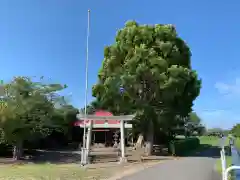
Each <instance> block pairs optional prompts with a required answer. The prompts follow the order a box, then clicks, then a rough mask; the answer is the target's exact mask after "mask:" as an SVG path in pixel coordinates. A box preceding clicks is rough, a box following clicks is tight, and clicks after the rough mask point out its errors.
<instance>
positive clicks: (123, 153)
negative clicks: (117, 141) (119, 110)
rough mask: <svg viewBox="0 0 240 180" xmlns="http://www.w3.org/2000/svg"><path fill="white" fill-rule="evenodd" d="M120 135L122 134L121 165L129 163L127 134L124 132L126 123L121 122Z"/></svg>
mask: <svg viewBox="0 0 240 180" xmlns="http://www.w3.org/2000/svg"><path fill="white" fill-rule="evenodd" d="M120 133H121V158H120V163H124V162H126V161H127V159H126V157H125V134H124V133H125V132H124V121H123V120H121V121H120Z"/></svg>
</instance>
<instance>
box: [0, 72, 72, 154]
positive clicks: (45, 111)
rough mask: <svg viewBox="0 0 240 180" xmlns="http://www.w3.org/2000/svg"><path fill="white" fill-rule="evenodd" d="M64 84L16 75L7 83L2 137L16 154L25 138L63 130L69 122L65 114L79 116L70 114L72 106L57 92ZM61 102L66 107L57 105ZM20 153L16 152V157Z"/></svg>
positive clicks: (0, 120)
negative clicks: (13, 148) (35, 80)
mask: <svg viewBox="0 0 240 180" xmlns="http://www.w3.org/2000/svg"><path fill="white" fill-rule="evenodd" d="M65 87H66V86H63V85H60V84H44V83H42V82H33V81H32V80H31V79H30V78H28V77H16V78H14V79H13V81H12V82H10V83H8V84H4V95H3V96H2V98H1V107H0V130H1V134H0V135H1V138H0V140H2V142H3V141H4V142H5V143H8V144H11V145H13V146H14V147H16V153H20V152H18V151H20V150H21V148H22V146H23V143H24V142H25V141H32V140H36V139H38V138H40V137H44V136H47V135H49V134H50V133H51V132H52V130H53V129H54V130H59V131H63V132H64V131H65V127H66V126H68V123H69V122H68V121H70V120H69V118H67V117H66V116H75V117H76V113H75V112H73V113H71V112H72V111H74V109H73V107H69V106H67V105H64V103H63V101H64V99H63V98H62V97H61V96H59V95H58V94H57V92H58V91H61V90H62V89H64V88H65ZM60 104H61V105H63V106H60V107H61V108H56V105H58V106H59V105H60ZM74 113H75V114H74ZM72 114H74V115H72ZM60 116H61V117H62V118H59V117H60ZM75 117H74V119H75ZM72 119H73V118H72ZM19 156H20V154H16V158H19Z"/></svg>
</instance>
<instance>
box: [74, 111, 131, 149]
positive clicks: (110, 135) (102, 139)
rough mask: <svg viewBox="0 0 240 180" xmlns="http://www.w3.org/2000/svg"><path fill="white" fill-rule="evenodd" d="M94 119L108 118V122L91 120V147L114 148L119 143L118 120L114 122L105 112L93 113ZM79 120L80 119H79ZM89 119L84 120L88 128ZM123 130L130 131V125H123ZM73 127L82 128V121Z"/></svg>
mask: <svg viewBox="0 0 240 180" xmlns="http://www.w3.org/2000/svg"><path fill="white" fill-rule="evenodd" d="M94 116H96V117H103V116H104V117H108V118H109V119H108V120H105V119H97V120H92V121H93V123H92V128H93V129H92V135H91V145H92V146H94V147H116V146H117V145H119V143H120V120H117V119H116V120H115V118H113V119H111V117H113V114H112V113H110V112H107V111H102V110H99V111H96V112H95V113H94ZM79 120H81V119H79ZM90 121H91V120H90V119H88V120H86V121H85V123H86V127H87V128H88V127H89V126H90ZM124 125H125V127H124V128H125V129H131V128H132V124H127V123H124ZM75 126H80V127H81V128H83V127H84V121H77V122H75Z"/></svg>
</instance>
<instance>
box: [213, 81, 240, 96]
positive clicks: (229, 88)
mask: <svg viewBox="0 0 240 180" xmlns="http://www.w3.org/2000/svg"><path fill="white" fill-rule="evenodd" d="M215 88H216V89H217V90H218V92H219V93H220V94H222V95H226V96H236V95H238V96H239V95H240V78H236V79H235V82H234V83H224V82H217V83H216V84H215Z"/></svg>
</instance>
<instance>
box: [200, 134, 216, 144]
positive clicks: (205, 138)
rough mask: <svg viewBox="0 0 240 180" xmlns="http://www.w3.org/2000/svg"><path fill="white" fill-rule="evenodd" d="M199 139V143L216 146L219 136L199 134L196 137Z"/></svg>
mask: <svg viewBox="0 0 240 180" xmlns="http://www.w3.org/2000/svg"><path fill="white" fill-rule="evenodd" d="M198 138H199V140H200V144H201V145H203V144H206V145H211V146H218V145H219V142H220V141H219V140H220V139H219V138H218V137H214V136H201V137H198Z"/></svg>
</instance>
